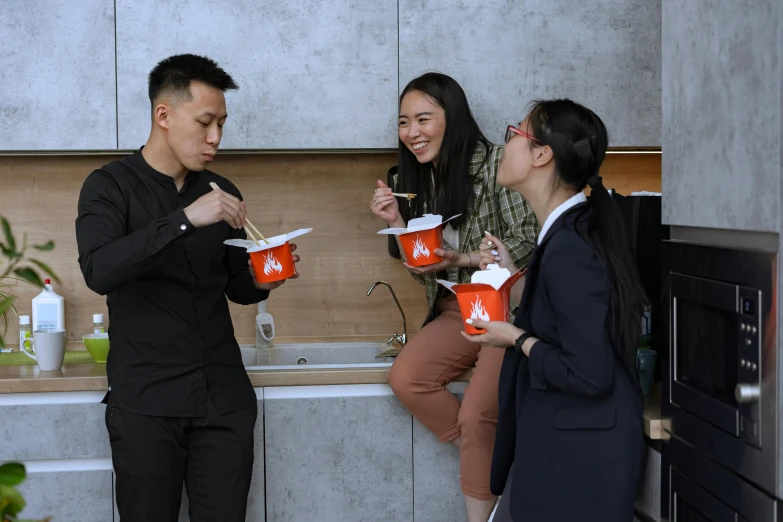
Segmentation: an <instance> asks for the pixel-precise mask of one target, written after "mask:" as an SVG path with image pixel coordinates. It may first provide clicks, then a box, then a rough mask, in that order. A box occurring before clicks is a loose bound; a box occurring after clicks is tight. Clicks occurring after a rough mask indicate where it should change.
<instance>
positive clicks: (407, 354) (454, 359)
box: [389, 296, 504, 500]
mask: <svg viewBox="0 0 783 522" xmlns="http://www.w3.org/2000/svg"><path fill="white" fill-rule="evenodd" d="M437 306H438V309H439V310H440V312H441V313H440V315H439V316H438V317H436V318H435V319H434V320H433V321H431V322H430V323H428V324H427V325H426V326H425V327H424V328H422V330H421V332H419V333H418V334H416V335H415V336H413V338H412V339H411V340H410V342H408V344H407V345H406V346H405V348H404V349H403V350H402V351H401V352H400V355H399V356H398V357H397V360H396V361H395V362H394V364H393V365H392V368H391V372H390V373H389V385H390V386H391V388H392V390H394V394H395V395H396V396H397V398H398V399H399V400H400V401H401V402H402V403H403V404H404V405H405V407H406V408H408V411H410V412H411V414H413V416H414V417H416V418H417V419H418V420H419V421H420V422H421V423H422V424H424V425H425V426H426V427H427V428H429V430H430V431H432V432H433V433H434V434H435V435H436V436H437V437H438V438H439V439H440V440H441V442H449V441H452V440H454V439H455V438H457V437H459V436H461V437H462V440H461V443H460V485H461V487H462V492H463V493H464V494H465V495H468V496H470V497H473V498H477V499H481V500H491V499H494V498H495V497H494V495H492V493H491V492H490V490H489V472H490V467H491V465H492V449H493V446H494V443H495V429H496V428H497V419H498V380H499V378H500V367H501V365H502V363H503V355H504V350H503V349H500V348H492V347H487V346H485V347H481V346H479V345H477V344H474V343H471V342H470V341H468V340H467V339H465V338H464V337H463V336H462V334H461V333H460V332H461V331H462V330H463V329H464V328H463V324H462V316H461V315H460V311H459V306H458V304H457V300H456V298H455V297H453V296H449V297H447V298H444V299H441V300H440V301H439V302H438V305H437ZM474 367H475V368H474ZM470 368H474V370H473V376H472V377H471V378H470V383H469V384H468V387H467V389H466V390H465V395H464V397H463V399H462V403H461V404H460V401H459V400H458V399H457V398H456V397H455V396H454V395H452V394H451V393H450V392H449V391H448V390H447V389H446V385H447V384H448V383H450V382H451V381H453V380H454V379H456V378H457V377H459V376H460V375H462V374H463V373H465V371H467V370H468V369H470Z"/></svg>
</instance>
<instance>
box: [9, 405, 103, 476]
mask: <svg viewBox="0 0 783 522" xmlns="http://www.w3.org/2000/svg"><path fill="white" fill-rule="evenodd" d="M39 396H40V397H39ZM54 396H55V394H43V393H42V394H18V395H15V394H10V395H0V419H2V421H1V422H0V440H2V441H4V442H3V444H0V462H3V461H6V460H51V459H54V460H61V459H90V458H108V457H111V450H110V448H109V434H108V433H107V432H106V423H105V421H104V414H105V412H106V405H104V404H102V403H101V402H100V401H101V398H102V396H103V392H70V393H59V394H56V398H52V397H54ZM28 398H29V399H28ZM47 402H48V403H47Z"/></svg>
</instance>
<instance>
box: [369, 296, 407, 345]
mask: <svg viewBox="0 0 783 522" xmlns="http://www.w3.org/2000/svg"><path fill="white" fill-rule="evenodd" d="M378 285H386V286H388V287H389V292H391V295H392V298H394V302H395V303H397V309H398V310H399V311H400V315H401V316H402V335H400V334H398V333H397V332H394V334H393V335H392V336H391V338H390V339H389V340H388V341H386V344H392V343H394V342H396V343H399V345H400V349H402V347H403V346H405V344H406V343H407V342H408V326H407V324H406V321H405V312H403V311H402V307H401V306H400V302H399V301H398V300H397V296H396V295H394V290H393V289H392V287H391V285H390V284H389V283H387V282H386V281H376V282H375V283H374V284H373V285H372V286H371V287H370V289H369V290H367V295H368V296H369V295H370V294H371V293H372V291H373V290H375V287H376V286H378Z"/></svg>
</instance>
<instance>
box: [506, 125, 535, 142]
mask: <svg viewBox="0 0 783 522" xmlns="http://www.w3.org/2000/svg"><path fill="white" fill-rule="evenodd" d="M515 134H516V135H519V136H523V137H525V138H527V139H529V140H533V141H535V142H536V143H541V142H540V141H539V140H538V138H536V137H535V136H533V135H532V134H528V133H527V132H525V131H523V130H520V129H517V128H516V127H514V126H513V125H509V126H508V128H507V129H506V143H508V142H509V141H511V138H513V137H514V135H515Z"/></svg>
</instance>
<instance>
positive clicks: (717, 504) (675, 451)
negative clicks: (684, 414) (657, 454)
mask: <svg viewBox="0 0 783 522" xmlns="http://www.w3.org/2000/svg"><path fill="white" fill-rule="evenodd" d="M663 454H664V459H663V461H662V462H663V464H664V465H663V467H662V470H661V472H662V473H663V474H664V475H665V480H664V481H663V482H664V484H665V487H664V489H663V490H662V491H661V494H662V495H663V496H664V498H663V499H662V500H663V505H662V507H663V509H662V511H661V518H662V520H666V521H669V522H776V521H777V520H778V518H777V513H778V510H779V503H778V501H777V500H776V499H775V498H774V497H772V496H771V495H768V494H766V493H764V492H763V491H761V490H760V489H758V488H756V487H754V486H753V485H752V484H750V483H748V482H747V481H745V480H743V479H742V478H740V477H738V476H737V475H735V474H733V473H731V472H730V471H728V470H726V469H725V468H722V467H721V466H719V465H718V464H716V463H715V462H713V461H711V460H710V459H708V458H706V457H705V456H704V455H702V454H701V453H700V452H699V451H698V450H696V449H695V448H694V447H692V446H690V445H688V444H687V443H684V442H682V441H681V440H679V439H672V440H671V441H669V443H667V445H666V448H665V450H664V452H663Z"/></svg>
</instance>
